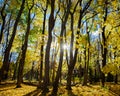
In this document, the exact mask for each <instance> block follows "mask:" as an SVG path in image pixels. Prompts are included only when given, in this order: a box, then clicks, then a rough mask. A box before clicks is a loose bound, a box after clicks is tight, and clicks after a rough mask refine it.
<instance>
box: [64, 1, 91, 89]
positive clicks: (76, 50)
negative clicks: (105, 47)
mask: <svg viewBox="0 0 120 96" xmlns="http://www.w3.org/2000/svg"><path fill="white" fill-rule="evenodd" d="M91 1H92V0H89V1H88V2H87V4H86V6H85V7H84V8H83V10H80V16H79V20H78V26H77V29H80V27H81V20H82V15H83V13H84V12H85V11H86V10H87V9H88V7H89V6H90V4H91ZM78 3H79V6H80V7H81V4H82V0H80V1H78ZM76 6H77V5H76ZM71 16H72V15H71ZM72 18H73V17H72ZM72 22H74V21H72ZM72 22H71V23H72ZM71 28H72V27H71ZM72 30H73V29H72ZM72 32H73V31H72ZM79 35H80V30H77V38H76V39H79V37H80V36H79ZM71 36H72V35H71ZM71 42H73V40H72V39H71ZM71 45H72V43H71ZM76 45H78V42H77V40H76ZM72 46H73V45H72ZM70 47H71V46H70ZM71 49H72V47H71ZM71 53H72V50H71V51H70V54H71ZM77 54H78V48H77V47H76V48H75V52H74V57H73V60H71V61H70V65H69V66H70V67H68V68H71V69H68V70H70V72H68V73H69V74H68V75H67V76H68V78H67V87H66V89H67V90H71V81H70V80H71V78H72V72H73V69H74V66H75V63H76V60H77ZM72 56H73V53H72V54H71V57H70V59H71V58H72Z"/></svg>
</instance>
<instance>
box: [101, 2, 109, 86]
mask: <svg viewBox="0 0 120 96" xmlns="http://www.w3.org/2000/svg"><path fill="white" fill-rule="evenodd" d="M105 3H106V5H105V16H104V22H105V21H106V20H107V14H108V13H107V12H108V8H107V0H106V1H105ZM105 28H106V26H104V27H103V28H102V31H103V32H102V42H103V45H102V47H101V48H103V50H102V67H104V66H105V65H106V56H107V45H106V36H105ZM101 83H102V87H104V85H105V74H104V73H103V72H101Z"/></svg>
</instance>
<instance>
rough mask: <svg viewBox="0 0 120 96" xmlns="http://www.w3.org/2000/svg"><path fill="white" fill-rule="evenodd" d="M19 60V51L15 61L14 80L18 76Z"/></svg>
mask: <svg viewBox="0 0 120 96" xmlns="http://www.w3.org/2000/svg"><path fill="white" fill-rule="evenodd" d="M19 60H20V53H19V55H18V57H17V61H16V63H15V67H14V74H13V77H12V80H15V79H16V78H17V71H18V64H19Z"/></svg>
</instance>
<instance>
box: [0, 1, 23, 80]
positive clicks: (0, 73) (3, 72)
mask: <svg viewBox="0 0 120 96" xmlns="http://www.w3.org/2000/svg"><path fill="white" fill-rule="evenodd" d="M24 4H25V0H22V4H21V7H20V10H19V12H18V15H17V17H16V20H15V23H14V28H13V32H12V36H11V38H10V41H9V44H8V45H7V47H6V49H5V54H4V60H3V65H2V67H1V69H0V81H1V80H5V79H7V77H8V70H9V55H10V50H11V47H12V44H13V41H14V38H15V35H16V30H17V25H18V22H19V20H20V17H21V14H22V11H23V9H24Z"/></svg>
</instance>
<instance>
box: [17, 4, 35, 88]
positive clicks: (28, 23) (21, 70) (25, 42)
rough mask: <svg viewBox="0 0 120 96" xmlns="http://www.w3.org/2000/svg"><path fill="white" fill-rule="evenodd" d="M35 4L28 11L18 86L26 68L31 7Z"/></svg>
mask: <svg viewBox="0 0 120 96" xmlns="http://www.w3.org/2000/svg"><path fill="white" fill-rule="evenodd" d="M33 6H34V4H33V5H32V6H31V8H30V9H29V12H28V21H27V31H26V33H25V41H24V44H23V45H22V49H21V50H22V52H21V58H20V62H19V67H18V76H17V86H16V88H19V87H21V83H22V80H23V68H24V63H25V57H26V51H27V46H28V37H29V33H30V16H31V9H32V8H33Z"/></svg>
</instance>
